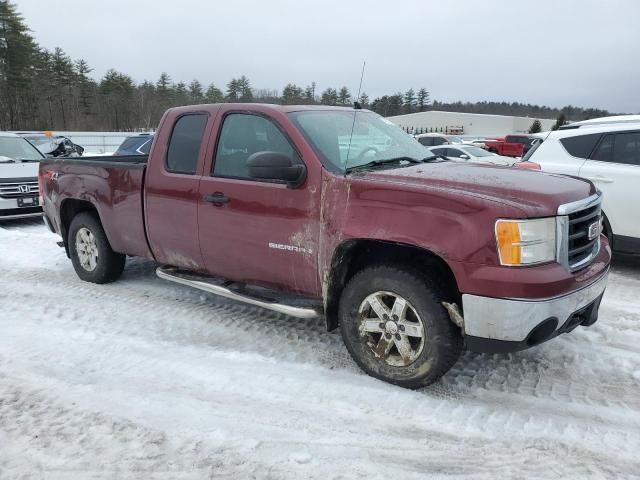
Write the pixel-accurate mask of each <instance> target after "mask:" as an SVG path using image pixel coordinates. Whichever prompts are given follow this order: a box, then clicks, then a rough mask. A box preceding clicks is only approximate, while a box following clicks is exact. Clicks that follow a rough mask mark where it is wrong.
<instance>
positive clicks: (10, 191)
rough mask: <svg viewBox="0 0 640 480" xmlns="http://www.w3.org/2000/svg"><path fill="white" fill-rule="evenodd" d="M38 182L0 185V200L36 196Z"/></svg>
mask: <svg viewBox="0 0 640 480" xmlns="http://www.w3.org/2000/svg"><path fill="white" fill-rule="evenodd" d="M38 193H39V192H38V181H37V180H29V181H24V182H11V183H5V182H3V183H0V198H22V197H33V196H35V195H38Z"/></svg>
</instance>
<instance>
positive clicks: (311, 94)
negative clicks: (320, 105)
mask: <svg viewBox="0 0 640 480" xmlns="http://www.w3.org/2000/svg"><path fill="white" fill-rule="evenodd" d="M304 102H305V103H307V104H313V103H316V82H311V85H307V87H306V88H305V89H304Z"/></svg>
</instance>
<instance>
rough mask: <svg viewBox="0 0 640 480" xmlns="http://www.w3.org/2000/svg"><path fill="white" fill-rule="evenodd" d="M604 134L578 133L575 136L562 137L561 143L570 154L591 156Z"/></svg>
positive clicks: (581, 156) (584, 156) (583, 156)
mask: <svg viewBox="0 0 640 480" xmlns="http://www.w3.org/2000/svg"><path fill="white" fill-rule="evenodd" d="M601 136H602V134H600V133H590V134H588V135H576V136H575V137H567V138H561V139H560V143H561V144H562V146H563V147H564V149H565V150H566V151H567V152H569V155H572V156H574V157H578V158H589V154H590V153H591V152H592V151H593V147H595V146H596V143H598V140H600V137H601Z"/></svg>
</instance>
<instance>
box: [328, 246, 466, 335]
mask: <svg viewBox="0 0 640 480" xmlns="http://www.w3.org/2000/svg"><path fill="white" fill-rule="evenodd" d="M380 263H385V264H394V265H405V266H407V267H408V268H412V269H417V270H419V271H422V272H429V275H430V277H432V278H433V277H435V278H438V279H439V280H440V282H439V284H438V285H439V287H441V288H442V289H443V291H444V292H445V294H446V295H447V297H448V300H449V301H452V302H456V303H458V305H460V291H459V290H458V284H457V282H456V279H455V276H454V275H453V272H452V271H451V269H450V268H449V265H447V263H446V262H445V261H444V260H443V259H442V258H441V257H439V256H438V255H436V254H434V253H433V252H431V251H429V250H425V249H423V248H420V247H416V246H413V245H407V244H403V243H395V242H387V241H381V240H347V241H346V242H343V243H342V244H340V245H339V246H338V248H336V250H335V252H334V255H333V259H332V261H331V270H330V273H329V277H328V278H327V280H326V287H325V288H326V291H325V311H326V319H327V330H329V331H331V330H333V329H335V328H337V327H338V304H339V302H340V295H341V293H342V290H343V288H344V286H345V285H346V284H347V282H348V281H349V280H350V279H351V277H353V276H354V275H355V274H356V273H357V272H359V271H360V270H362V269H363V268H365V267H368V266H371V265H375V264H380Z"/></svg>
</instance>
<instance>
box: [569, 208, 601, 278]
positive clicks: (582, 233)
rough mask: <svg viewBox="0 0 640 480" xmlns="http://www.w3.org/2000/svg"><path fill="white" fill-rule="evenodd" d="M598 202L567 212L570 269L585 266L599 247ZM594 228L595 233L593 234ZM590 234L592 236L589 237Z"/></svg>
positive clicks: (599, 213)
mask: <svg viewBox="0 0 640 480" xmlns="http://www.w3.org/2000/svg"><path fill="white" fill-rule="evenodd" d="M600 215H601V212H600V204H599V203H598V204H596V205H593V206H591V207H588V208H585V209H584V210H578V211H576V212H572V213H570V214H569V237H568V239H569V241H568V260H569V268H571V270H578V269H580V268H584V267H586V266H587V265H588V264H589V263H590V262H589V260H591V259H592V258H593V257H595V255H596V254H597V253H598V249H599V248H600V234H599V232H600V229H599V225H598V226H596V227H594V226H593V225H594V224H599V222H600ZM594 228H595V232H596V235H595V236H593V235H594ZM590 234H591V236H592V238H589V235H590Z"/></svg>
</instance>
